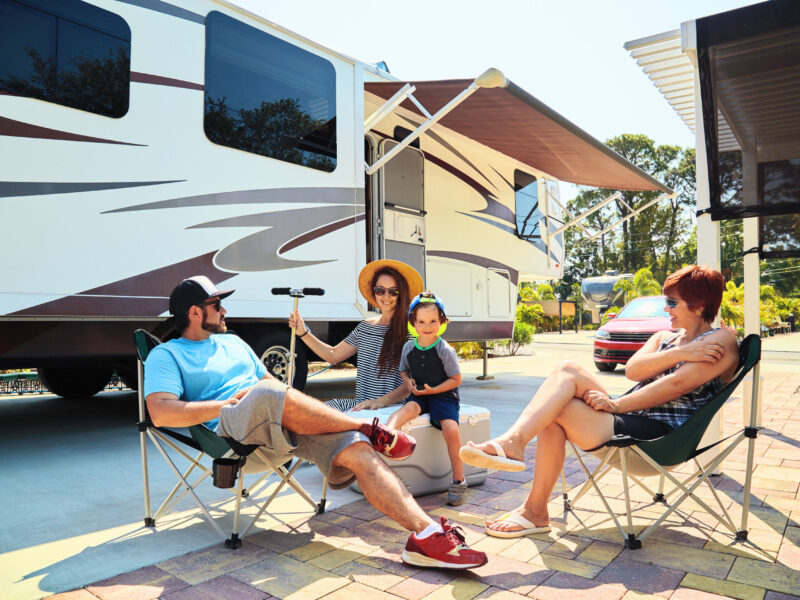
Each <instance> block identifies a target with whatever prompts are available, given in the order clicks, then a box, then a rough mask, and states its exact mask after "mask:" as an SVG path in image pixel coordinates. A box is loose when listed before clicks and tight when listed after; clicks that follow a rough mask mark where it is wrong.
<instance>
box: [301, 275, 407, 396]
mask: <svg viewBox="0 0 800 600" xmlns="http://www.w3.org/2000/svg"><path fill="white" fill-rule="evenodd" d="M358 288H359V289H360V290H361V295H362V296H364V298H365V299H366V300H367V302H369V303H370V304H371V305H373V306H375V307H376V308H377V309H378V310H379V311H380V313H381V314H380V316H377V317H372V318H369V319H366V320H365V321H362V322H361V323H359V324H358V325H357V326H356V328H355V329H354V330H353V331H351V332H350V335H348V336H347V337H346V338H345V339H344V340H342V341H341V342H339V343H338V344H336V346H331V345H329V344H326V343H325V342H323V341H321V340H319V339H318V338H317V337H316V336H314V334H313V333H312V332H311V331H310V330H309V329H308V327H306V324H305V323H304V322H303V318H302V317H301V316H300V314H299V313H297V312H295V313H294V314H293V315H290V316H289V327H291V328H292V329H294V330H295V332H296V334H297V337H298V338H300V339H302V340H303V341H304V342H305V344H306V346H308V347H309V348H310V349H311V350H312V351H313V352H314V353H315V354H317V356H319V357H320V358H322V359H324V360H326V361H328V362H329V363H331V364H336V363H340V362H342V361H343V360H346V359H348V358H350V357H351V356H353V355H354V354H355V355H356V356H357V362H358V371H357V372H356V397H355V398H337V399H336V400H333V401H331V402H329V406H333V407H334V408H338V409H339V410H342V411H346V410H351V409H352V410H362V409H373V408H381V407H384V406H389V405H391V404H395V403H397V402H400V401H402V400H403V399H404V398H405V397H406V395H407V394H406V390H405V387H404V385H403V380H402V379H401V378H400V373H399V372H398V370H397V366H398V364H399V363H400V352H401V351H402V349H403V345H404V344H405V343H406V341H407V340H408V307H409V304H410V302H411V298H413V297H414V296H416V295H417V294H419V293H420V292H421V291H422V288H423V284H422V277H420V275H419V273H417V271H416V270H415V269H414V268H413V267H410V266H408V265H407V264H405V263H402V262H400V261H397V260H389V259H384V260H376V261H373V262H371V263H369V264H367V265H366V266H365V267H364V268H363V269H361V273H359V275H358Z"/></svg>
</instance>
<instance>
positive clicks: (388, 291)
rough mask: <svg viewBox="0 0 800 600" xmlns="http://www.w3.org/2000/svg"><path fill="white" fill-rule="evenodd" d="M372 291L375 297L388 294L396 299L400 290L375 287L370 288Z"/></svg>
mask: <svg viewBox="0 0 800 600" xmlns="http://www.w3.org/2000/svg"><path fill="white" fill-rule="evenodd" d="M372 291H373V293H374V294H375V295H376V296H383V295H384V294H389V295H390V296H392V297H393V298H397V297H398V296H399V295H400V289H399V288H396V287H390V288H385V287H383V286H380V285H376V286H375V287H374V288H372Z"/></svg>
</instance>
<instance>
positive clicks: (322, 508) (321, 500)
mask: <svg viewBox="0 0 800 600" xmlns="http://www.w3.org/2000/svg"><path fill="white" fill-rule="evenodd" d="M327 495H328V478H327V477H325V478H324V479H323V480H322V495H321V496H320V497H319V502H318V503H317V514H318V515H321V514H322V513H324V512H325V504H327V502H328V500H327V498H326V496H327Z"/></svg>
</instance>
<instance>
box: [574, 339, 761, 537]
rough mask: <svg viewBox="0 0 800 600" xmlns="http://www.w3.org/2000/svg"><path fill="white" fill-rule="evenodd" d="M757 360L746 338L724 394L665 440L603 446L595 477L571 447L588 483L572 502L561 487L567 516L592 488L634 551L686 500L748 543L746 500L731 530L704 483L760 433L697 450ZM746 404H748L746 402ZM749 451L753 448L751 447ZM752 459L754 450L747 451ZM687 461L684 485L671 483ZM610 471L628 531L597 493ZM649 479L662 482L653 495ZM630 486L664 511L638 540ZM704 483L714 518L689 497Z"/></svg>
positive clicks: (748, 431) (756, 348) (623, 440)
mask: <svg viewBox="0 0 800 600" xmlns="http://www.w3.org/2000/svg"><path fill="white" fill-rule="evenodd" d="M760 358H761V340H760V338H759V337H758V336H757V335H749V336H747V337H746V338H745V339H744V340H743V341H742V343H741V345H740V346H739V366H738V368H737V372H736V376H735V377H734V379H733V381H731V382H730V383H729V384H727V385H726V386H725V387H724V388H723V389H722V390H720V391H719V393H717V395H716V396H714V397H713V398H712V399H711V400H710V401H709V402H708V403H707V404H706V405H705V406H703V407H702V408H701V409H699V410H698V411H697V412H695V413H694V414H693V415H692V416H691V417H690V418H689V419H688V420H687V421H686V422H685V423H683V425H681V426H680V427H678V428H676V429H674V430H673V431H670V432H669V433H668V434H667V435H665V436H662V437H660V438H658V439H655V440H650V441H643V440H637V439H634V438H632V437H630V436H627V435H615V436H614V437H613V438H611V440H609V441H608V442H607V443H606V444H605V445H604V446H601V447H600V448H597V449H595V450H593V451H592V452H593V453H595V454H597V455H598V456H600V457H601V462H600V464H599V465H598V466H597V468H596V469H595V471H594V472H593V473H590V472H589V470H588V469H587V468H586V465H585V464H584V462H583V460H582V459H581V457H580V454H579V452H578V449H577V448H576V447H575V445H574V444H572V443H571V442H570V444H571V445H572V450H573V452H574V453H575V456H576V457H577V459H578V463H579V464H580V466H581V468H582V469H583V471H584V472H585V473H586V475H587V477H588V481H586V483H584V484H583V487H582V488H581V489H580V491H579V492H578V494H577V496H576V497H575V498H574V499H573V500H572V501H570V500H569V498H568V495H567V492H566V483H564V494H563V498H564V509H565V511H570V510H573V508H574V505H575V502H576V501H577V500H578V499H579V498H580V497H581V496H583V494H585V493H586V492H587V491H588V490H589V489H590V488H594V490H595V492H596V493H597V494H598V495H599V497H600V500H601V502H602V503H603V505H604V506H605V508H606V511H608V514H609V515H610V516H611V518H612V519H613V521H614V523H615V525H616V526H617V528H618V529H619V531H620V533H622V537H623V539H624V542H625V546H626V547H627V548H631V549H635V548H640V547H641V545H642V540H643V539H644V538H645V537H647V535H649V534H650V533H651V532H652V531H653V530H654V529H655V528H656V527H658V526H659V525H660V524H661V523H662V522H663V521H664V520H665V519H666V518H667V517H668V516H669V515H671V514H672V513H673V512H675V511H676V510H677V508H678V507H679V506H680V504H681V503H682V502H683V501H684V500H685V499H686V498H688V497H689V496H691V497H692V499H693V500H694V501H695V502H697V503H698V504H699V505H701V506H702V507H703V508H704V509H705V510H706V511H707V512H708V513H709V514H710V515H712V516H714V517H715V518H716V519H717V521H719V522H720V523H721V524H722V525H724V526H725V527H727V528H728V529H729V530H730V531H731V532H732V533H733V534H734V535H735V536H736V539H737V540H746V539H747V531H746V529H745V526H746V525H745V524H746V522H747V521H746V513H747V511H748V506H749V503H748V502H747V501H748V500H749V498H745V507H744V513H743V515H742V527H741V529H739V530H737V529H736V526H735V525H734V524H733V520H732V519H731V517H730V515H729V514H728V511H727V510H726V509H725V507H724V506H723V504H722V502H721V501H720V499H719V496H718V495H717V490H716V489H715V488H714V486H713V485H711V482H710V481H709V480H708V477H709V475H710V474H712V473H713V472H714V471H715V470H716V469H717V468H718V467H719V465H720V464H721V463H722V461H723V460H725V458H726V457H727V456H728V455H729V454H730V453H731V452H732V451H733V450H734V449H735V448H736V446H738V445H739V443H740V442H741V441H742V440H744V439H745V438H750V439H751V442H752V441H754V438H755V437H756V435H757V433H758V428H757V427H754V426H752V424H751V426H750V427H745V428H743V429H742V430H741V431H738V432H736V433H734V434H732V435H730V436H728V437H726V438H724V439H722V440H719V441H718V442H715V443H713V444H710V445H708V446H704V447H702V448H698V446H699V444H700V441H701V439H702V437H703V434H704V433H705V431H706V429H707V428H708V425H709V423H710V422H711V419H712V418H713V417H714V415H715V414H716V413H717V411H718V410H719V409H720V408H721V407H722V405H723V404H724V403H725V401H726V400H727V399H728V398H729V397H730V395H731V394H732V393H733V391H734V390H735V389H736V387H737V386H738V385H739V384H740V383H741V381H742V380H743V379H744V377H745V375H747V373H748V372H749V371H750V370H751V369H752V368H753V367H754V366H756V364H757V363H758V361H759V360H760ZM745 401H746V399H745ZM732 437H734V438H735V439H734V440H733V441H731V442H730V443H729V444H728V445H727V446H726V447H725V448H723V449H722V450H721V451H720V453H719V454H718V455H717V457H716V458H714V459H713V460H710V461H709V462H708V463H707V464H706V465H705V466H703V465H701V464H700V461H699V460H698V459H697V457H698V456H699V455H700V454H702V453H704V452H706V451H707V450H710V449H711V448H713V447H715V446H717V445H718V444H722V443H723V442H727V441H728V440H729V439H730V438H732ZM751 445H752V444H751ZM750 452H751V453H752V449H751V451H750ZM689 461H693V463H694V466H695V471H694V472H693V473H692V474H691V475H690V476H689V477H687V478H685V479H684V480H683V481H679V480H678V479H677V478H676V477H674V476H673V475H672V474H671V473H670V470H672V469H673V468H675V467H677V466H678V465H682V464H684V463H687V462H689ZM612 468H616V469H619V470H621V471H622V487H623V492H624V495H625V509H626V517H627V528H624V527H623V526H622V525H621V524H620V522H619V520H618V519H617V516H616V515H615V514H614V511H613V510H612V509H611V507H610V506H609V503H608V500H606V498H605V496H604V495H603V493H602V492H601V491H600V488H599V486H598V481H600V479H601V478H602V477H603V476H605V475H606V474H607V473H609V472H610V470H611V469H612ZM751 468H752V460H751V459H750V458H748V471H747V478H748V482H747V483H748V485H746V487H745V490H746V496H747V495H748V493H749V489H750V488H749V482H750V476H751ZM648 475H658V476H660V483H659V490H658V492H653V491H652V490H651V489H650V488H648V487H647V486H646V485H645V484H644V483H643V482H642V481H641V479H639V477H644V476H648ZM629 479H630V480H631V481H633V482H634V483H635V484H636V485H638V486H639V487H640V488H642V489H643V490H645V492H647V493H648V494H649V495H650V496H652V498H653V501H654V502H662V503H664V504H665V505H666V506H667V508H666V510H665V512H664V513H663V514H662V515H661V516H660V517H659V518H658V519H656V521H655V522H653V523H652V524H651V525H650V526H649V527H647V528H646V529H645V530H644V531H643V532H642V533H641V535H639V536H638V538H637V536H636V534H635V532H634V528H633V518H632V511H631V499H630V489H629V482H628V480H629ZM665 480H669V481H670V482H671V483H672V484H673V485H674V486H675V487H674V488H673V489H672V490H670V491H669V492H667V493H664V481H665ZM703 482H705V483H706V484H707V485H708V487H709V489H710V490H711V494H712V496H713V497H714V499H715V500H716V502H717V504H718V505H719V508H720V511H721V514H720V513H717V512H715V510H714V509H712V508H711V507H710V506H709V505H708V504H707V503H706V502H705V501H704V500H703V499H702V498H699V497H698V496H696V495H695V494H693V492H694V490H695V489H696V488H697V487H698V486H699V485H700V484H701V483H703ZM678 491H680V492H682V493H681V495H680V496H679V497H678V498H677V499H676V500H675V501H674V502H673V503H672V504H667V500H668V498H669V496H671V495H672V494H675V493H677V492H678Z"/></svg>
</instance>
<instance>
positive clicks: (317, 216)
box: [189, 206, 354, 272]
mask: <svg viewBox="0 0 800 600" xmlns="http://www.w3.org/2000/svg"><path fill="white" fill-rule="evenodd" d="M345 220H349V221H350V222H351V223H352V222H354V221H353V207H352V206H319V207H316V208H314V209H311V210H309V209H306V208H295V209H291V210H279V211H273V212H265V213H259V214H254V215H241V216H238V217H229V218H226V219H219V220H217V221H211V222H208V223H201V224H199V225H193V226H192V227H190V228H189V229H200V228H207V227H249V228H253V227H263V228H264V229H263V230H262V231H257V232H255V233H252V234H250V235H247V236H245V237H243V238H241V239H239V240H236V241H235V242H233V243H231V244H228V245H227V246H226V247H224V248H222V249H221V250H220V251H219V252H217V254H216V256H215V257H214V264H215V265H217V266H218V267H220V268H222V269H225V270H227V271H238V272H249V271H278V270H281V269H290V268H294V267H302V266H306V265H316V264H320V263H325V262H331V261H333V260H335V259H321V260H290V259H287V258H283V257H282V256H280V253H281V249H282V248H283V247H284V245H285V244H286V242H287V240H293V239H295V238H296V237H297V236H299V235H301V234H307V233H308V232H309V231H315V230H318V229H320V228H321V227H326V226H329V225H331V224H332V223H337V222H339V221H345Z"/></svg>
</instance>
